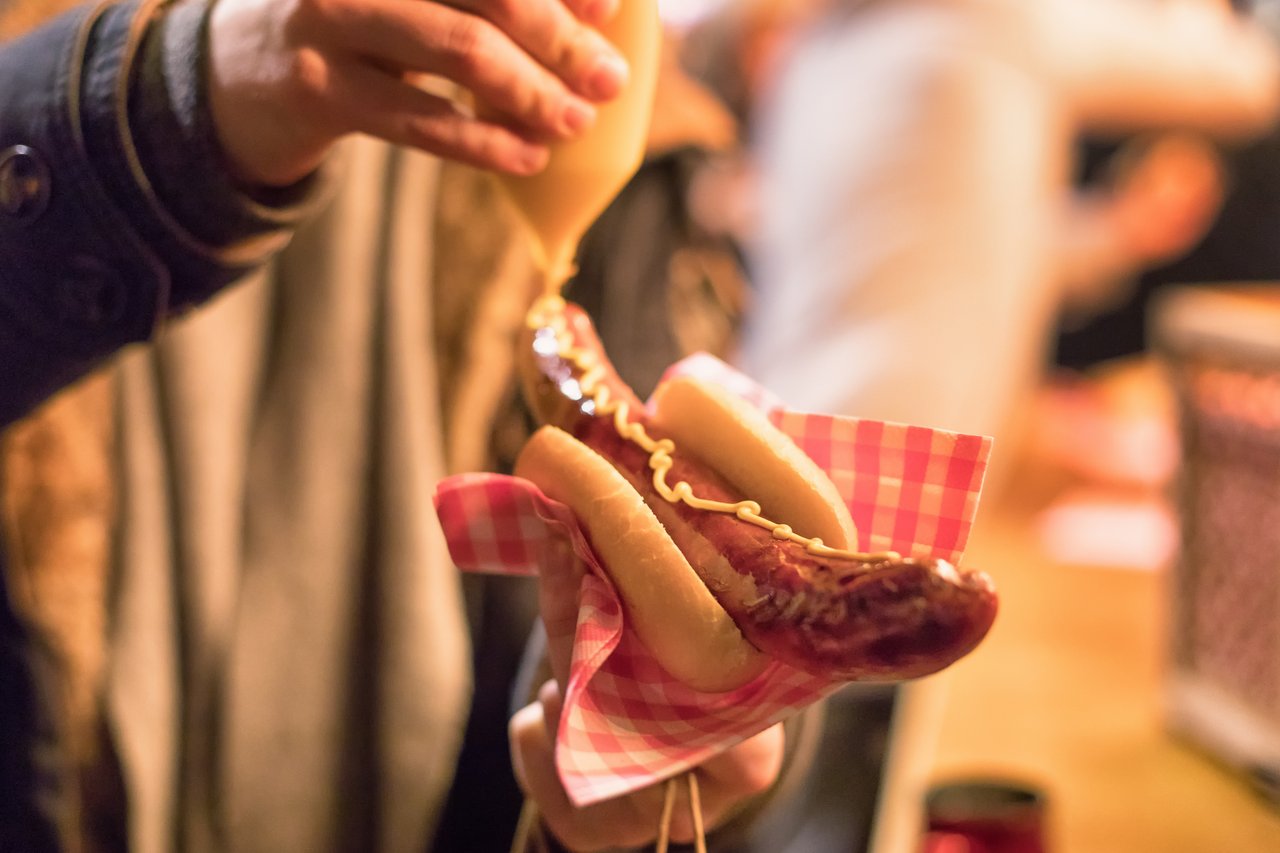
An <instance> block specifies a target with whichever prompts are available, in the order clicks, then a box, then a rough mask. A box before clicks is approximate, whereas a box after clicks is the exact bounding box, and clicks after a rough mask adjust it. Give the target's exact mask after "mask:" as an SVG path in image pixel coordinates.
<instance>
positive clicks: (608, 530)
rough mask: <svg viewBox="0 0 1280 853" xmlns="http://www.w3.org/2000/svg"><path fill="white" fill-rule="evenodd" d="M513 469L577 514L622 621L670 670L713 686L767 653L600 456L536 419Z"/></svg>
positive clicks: (725, 686) (756, 668)
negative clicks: (535, 428) (747, 635)
mask: <svg viewBox="0 0 1280 853" xmlns="http://www.w3.org/2000/svg"><path fill="white" fill-rule="evenodd" d="M515 474H516V476H518V477H523V478H525V479H527V480H530V481H531V482H533V483H534V484H535V485H537V486H538V488H540V489H541V490H542V491H543V493H544V494H546V495H547V497H549V498H552V499H553V500H557V501H560V502H561V503H563V504H566V505H567V506H568V507H569V508H570V509H572V510H573V512H574V513H575V514H576V515H577V517H578V520H579V522H580V523H581V524H582V526H583V528H584V529H585V530H586V533H587V537H588V538H589V539H590V541H591V545H592V548H594V549H595V551H596V553H597V554H598V555H599V556H600V559H601V561H602V562H603V564H604V568H605V570H606V571H607V572H608V573H609V577H610V578H611V579H612V580H613V583H614V585H615V587H616V588H617V590H618V593H619V595H620V596H621V597H622V600H623V605H624V607H625V608H626V610H627V619H628V624H629V625H631V626H632V628H633V629H634V630H635V632H636V635H637V636H638V637H639V639H640V641H641V642H642V643H644V645H645V647H646V648H647V649H649V651H650V652H652V653H653V655H654V657H655V658H657V660H658V662H659V663H660V664H662V666H663V668H664V669H666V670H667V672H669V673H670V674H671V675H672V676H674V677H675V678H677V679H679V680H680V681H682V682H684V683H685V684H688V685H689V686H690V687H693V688H695V689H698V690H703V691H707V692H721V691H725V690H731V689H733V688H735V687H740V686H741V685H743V684H745V683H746V682H748V681H749V680H751V678H753V677H754V676H755V675H757V674H758V673H759V672H760V671H761V670H762V669H763V668H764V666H765V664H766V663H767V661H768V658H766V657H765V656H764V655H763V654H762V653H760V652H759V651H757V650H756V649H755V647H753V646H752V645H751V644H750V643H748V642H747V641H746V639H744V638H743V636H742V632H741V631H740V630H738V626H737V625H736V624H734V621H733V619H731V618H730V617H729V614H728V613H726V612H725V610H724V608H723V607H721V606H720V604H719V603H718V602H717V601H716V600H715V598H714V597H712V595H711V593H710V592H709V591H708V590H707V587H706V585H705V584H704V583H703V582H702V580H701V579H700V578H699V577H698V575H697V573H696V572H694V570H693V568H692V567H690V565H689V562H688V560H686V559H685V557H684V555H683V554H682V553H681V552H680V549H679V548H677V547H676V545H675V543H674V542H672V541H671V537H670V536H669V535H667V532H666V530H665V529H664V528H663V526H662V524H661V523H660V522H659V521H658V519H657V517H656V516H654V514H653V511H652V510H651V509H649V507H648V505H647V504H645V502H644V499H643V498H641V496H640V494H639V493H638V492H637V491H636V489H635V488H634V487H633V486H632V485H631V484H630V483H628V482H627V480H626V479H625V478H624V477H623V476H622V475H621V474H619V473H618V471H617V470H616V469H615V468H614V467H613V466H612V465H611V464H609V462H608V461H607V460H605V459H604V458H603V457H602V456H600V455H599V454H597V453H596V452H595V451H593V450H591V449H590V448H589V447H587V446H586V445H585V444H583V443H582V442H580V441H578V440H577V439H576V438H574V437H573V436H571V435H569V434H568V433H567V432H565V431H563V430H561V429H558V428H556V427H554V426H544V427H542V428H541V429H539V430H538V431H537V432H536V433H534V434H533V437H532V438H531V439H530V440H529V441H528V443H527V444H526V445H525V447H524V449H523V450H522V451H521V453H520V456H519V458H518V459H517V460H516V466H515Z"/></svg>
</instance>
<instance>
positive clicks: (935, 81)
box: [740, 0, 1280, 850]
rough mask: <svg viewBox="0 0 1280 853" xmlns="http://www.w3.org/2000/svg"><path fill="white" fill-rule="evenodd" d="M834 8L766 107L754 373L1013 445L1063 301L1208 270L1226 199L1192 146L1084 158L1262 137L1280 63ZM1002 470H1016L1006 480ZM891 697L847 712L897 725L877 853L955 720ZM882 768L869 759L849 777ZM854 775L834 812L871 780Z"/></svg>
mask: <svg viewBox="0 0 1280 853" xmlns="http://www.w3.org/2000/svg"><path fill="white" fill-rule="evenodd" d="M812 11H813V12H814V13H816V18H814V19H813V20H811V21H806V20H804V19H803V18H802V19H800V20H799V21H798V23H799V27H798V28H797V29H795V30H793V31H792V32H791V33H790V34H789V35H788V36H787V38H785V39H775V40H773V42H772V44H773V45H774V46H775V47H777V48H779V50H778V51H777V52H776V53H774V54H773V59H772V62H771V67H772V68H773V69H775V70H774V72H773V73H772V74H771V75H770V76H768V77H767V78H766V79H763V80H761V81H760V83H759V85H758V90H757V91H758V98H759V101H758V103H757V104H756V105H755V107H754V108H753V110H752V115H753V126H752V134H751V143H752V146H753V150H754V153H755V161H756V162H755V168H756V172H757V181H758V184H757V186H758V195H757V197H756V200H755V203H754V213H753V217H754V218H753V223H752V227H751V228H750V229H747V231H746V233H747V234H748V235H750V236H749V238H748V240H747V246H748V253H747V257H748V268H749V270H750V276H751V280H752V283H753V285H754V293H753V296H754V299H753V302H752V303H751V305H750V307H749V309H748V311H747V313H746V325H745V329H744V331H743V336H742V347H741V353H740V360H741V362H742V364H743V365H744V367H745V369H746V371H747V372H748V373H750V374H751V375H753V376H754V377H756V378H757V379H758V380H759V381H761V382H762V384H764V385H766V386H767V387H770V388H772V389H774V390H775V391H777V392H778V393H780V394H781V395H782V396H783V398H784V399H786V400H787V402H788V403H789V404H791V405H793V406H795V407H797V408H801V409H807V410H811V411H825V412H834V413H839V414H845V415H855V416H860V417H869V418H877V419H885V420H893V421H901V422H909V423H918V424H923V425H928V426H932V427H941V428H946V429H953V430H959V431H963V432H972V433H980V434H996V435H998V436H1010V435H1012V434H1014V433H1015V431H1014V429H1013V428H1012V423H1011V419H1012V418H1013V417H1015V415H1016V414H1017V406H1018V403H1019V402H1020V398H1021V397H1023V396H1025V395H1026V394H1027V393H1028V392H1030V391H1032V390H1033V389H1034V387H1035V385H1036V380H1037V378H1038V377H1039V375H1040V373H1041V371H1042V367H1043V363H1044V361H1045V357H1046V352H1047V349H1048V346H1049V340H1050V334H1051V329H1052V324H1053V322H1054V318H1055V317H1056V316H1057V312H1058V311H1059V309H1060V307H1061V306H1062V305H1063V304H1064V302H1066V303H1069V304H1070V305H1071V306H1072V309H1073V310H1075V311H1078V312H1087V311H1091V310H1096V309H1097V308H1098V307H1099V306H1103V305H1105V304H1106V303H1107V302H1108V300H1111V299H1113V298H1115V296H1114V293H1115V290H1114V289H1115V287H1117V286H1118V285H1120V284H1121V283H1123V282H1124V281H1125V280H1126V279H1127V278H1128V276H1129V274H1130V273H1131V272H1132V271H1133V270H1135V269H1139V268H1142V267H1143V266H1146V265H1150V264H1153V263H1156V262H1159V261H1163V260H1166V259H1168V258H1170V257H1174V256H1176V255H1177V254H1179V253H1181V252H1183V251H1185V250H1186V249H1187V248H1189V247H1190V246H1191V245H1192V244H1193V243H1194V242H1195V240H1196V239H1198V238H1199V236H1200V235H1201V234H1202V233H1203V229H1204V228H1205V227H1207V225H1208V223H1209V222H1210V221H1211V220H1212V217H1213V215H1214V213H1215V212H1216V210H1217V208H1218V205H1219V203H1220V200H1221V193H1222V189H1223V185H1222V181H1223V173H1222V169H1221V166H1220V162H1219V159H1218V157H1217V155H1216V154H1215V152H1214V150H1213V149H1212V148H1211V147H1210V146H1208V145H1205V144H1203V143H1202V142H1201V141H1200V140H1199V139H1198V138H1197V137H1196V136H1192V135H1183V136H1178V137H1169V138H1167V139H1164V140H1163V141H1161V142H1160V143H1158V144H1154V145H1151V146H1149V147H1147V148H1144V149H1143V150H1141V152H1139V153H1138V154H1137V155H1135V156H1134V157H1133V158H1131V162H1129V163H1128V164H1126V167H1125V168H1117V169H1116V172H1115V175H1114V179H1113V180H1111V181H1110V182H1108V183H1107V184H1104V185H1102V186H1099V187H1096V188H1094V189H1092V190H1091V191H1089V192H1086V193H1076V192H1075V191H1074V188H1073V186H1072V183H1073V182H1072V178H1073V171H1074V164H1073V162H1072V152H1073V150H1074V145H1075V141H1076V138H1077V135H1078V134H1079V133H1080V132H1081V131H1082V130H1083V129H1085V128H1103V129H1107V130H1119V129H1124V130H1127V131H1149V132H1156V131H1174V130H1176V131H1191V132H1194V133H1196V134H1204V135H1207V136H1213V137H1222V138H1242V137H1247V136H1249V135H1252V134H1257V133H1260V132H1262V131H1264V130H1265V129H1266V128H1267V127H1268V126H1269V125H1270V124H1271V123H1272V121H1273V118H1274V115H1275V112H1276V109H1277V106H1278V105H1280V76H1278V75H1280V70H1278V69H1280V65H1277V59H1276V55H1275V53H1274V51H1273V48H1272V45H1271V43H1270V41H1269V40H1268V39H1267V38H1266V37H1265V36H1264V35H1263V34H1262V33H1261V32H1260V31H1259V30H1258V29H1257V28H1255V27H1252V26H1249V25H1247V24H1244V23H1242V22H1240V21H1238V20H1236V19H1235V18H1234V17H1233V16H1232V15H1231V13H1230V12H1229V10H1227V9H1226V8H1225V7H1224V6H1223V5H1222V4H1220V3H1216V2H1171V3H1158V2H1142V0H1096V2H1095V0H1074V1H1073V0H1039V2H1023V0H938V2H931V0H919V1H918V2H905V3H904V2H893V0H832V2H825V3H815V4H813V6H812ZM1002 458H1003V459H1006V460H1007V459H1008V458H1009V455H1008V448H1007V447H1006V448H1005V450H1004V451H1003V452H998V454H997V457H996V460H995V461H996V471H997V473H998V471H999V465H1000V460H1001V459H1002ZM996 479H998V478H996ZM889 692H890V693H891V694H892V695H891V696H886V695H885V694H886V691H879V692H877V691H876V690H875V689H874V688H872V689H867V688H855V689H851V690H849V691H846V692H845V693H843V694H841V695H840V696H839V697H836V698H835V699H834V700H833V701H832V702H831V703H830V705H831V707H830V716H831V718H832V719H835V720H839V721H841V723H842V725H844V726H846V727H853V728H854V729H860V730H862V731H864V732H865V731H867V730H868V729H869V728H871V727H873V725H874V721H875V720H876V719H884V718H885V714H886V708H888V711H887V713H888V715H889V716H888V720H887V722H885V723H883V725H884V728H883V731H885V732H887V733H888V734H889V737H890V740H889V743H888V746H887V749H884V751H883V752H881V753H880V754H881V755H883V756H885V757H886V758H887V763H882V764H880V765H879V766H878V770H879V772H880V773H885V772H886V768H887V775H884V776H878V777H877V778H878V784H879V785H880V786H881V788H880V791H879V795H878V805H877V808H876V812H875V826H874V827H873V835H872V837H871V839H870V843H871V845H872V846H871V849H873V850H894V849H908V847H909V845H910V844H911V843H912V839H913V838H914V837H915V833H916V832H917V827H918V826H919V825H920V814H919V811H918V808H917V807H916V806H917V805H918V803H919V802H920V801H921V798H922V795H923V792H924V788H925V784H926V782H927V774H928V771H929V765H930V751H931V749H932V746H931V745H932V743H933V740H934V737H935V735H936V730H937V724H938V720H939V715H940V713H941V708H942V705H941V703H942V701H943V693H942V682H941V681H940V680H939V679H929V680H926V681H925V682H923V683H921V684H919V685H918V686H915V685H913V686H911V687H909V688H908V689H907V690H894V691H889ZM838 748H839V745H837V744H834V743H833V744H832V745H830V747H829V749H831V750H833V751H834V750H837V749H838ZM876 749H883V747H877V746H876V745H875V741H874V740H866V741H864V745H862V746H860V747H857V748H851V747H849V746H848V745H847V744H846V745H845V746H844V754H846V755H847V756H851V759H850V760H852V758H854V757H857V756H858V755H860V754H864V753H866V752H867V751H868V750H871V751H874V750H876ZM846 763H849V762H848V761H847V762H846ZM832 774H833V777H832V778H831V779H828V780H826V782H825V783H824V787H825V788H826V789H839V788H841V787H842V786H843V787H848V786H850V785H851V784H853V783H854V780H850V779H849V778H848V776H847V774H845V773H843V772H841V771H840V769H839V768H838V767H836V768H834V769H833V770H832ZM833 815H834V816H833V817H830V818H829V819H828V821H827V823H828V826H831V827H836V828H839V827H841V825H842V818H841V817H840V816H839V815H838V814H834V813H833ZM843 826H844V831H845V832H846V833H847V832H849V831H851V829H852V828H851V827H850V826H849V825H848V822H847V821H843ZM797 849H799V848H797Z"/></svg>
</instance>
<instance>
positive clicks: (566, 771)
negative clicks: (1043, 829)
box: [436, 354, 991, 806]
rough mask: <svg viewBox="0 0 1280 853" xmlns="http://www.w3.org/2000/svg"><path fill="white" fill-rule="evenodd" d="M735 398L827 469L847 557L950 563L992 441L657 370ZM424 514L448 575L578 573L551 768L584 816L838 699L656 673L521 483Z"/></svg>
mask: <svg viewBox="0 0 1280 853" xmlns="http://www.w3.org/2000/svg"><path fill="white" fill-rule="evenodd" d="M673 375H693V376H698V377H700V378H703V379H708V380H711V381H714V382H717V383H718V384H720V385H722V386H724V387H726V388H728V389H730V390H732V391H735V392H736V393H738V394H740V395H741V396H743V397H744V398H746V399H748V400H750V401H751V402H753V403H754V404H756V405H758V406H759V407H760V408H761V409H762V410H764V411H765V412H767V413H768V415H769V417H770V419H771V420H772V421H773V422H774V423H775V424H776V425H777V426H778V427H779V428H780V429H781V430H782V431H783V432H785V433H786V434H787V435H788V436H790V437H791V439H792V440H793V441H795V442H796V444H798V445H799V446H800V447H801V448H802V449H803V450H805V452H807V453H808V454H809V455H810V456H811V457H812V458H813V459H814V461H816V462H817V463H818V465H819V466H821V467H822V468H823V469H825V470H826V471H827V473H828V474H829V475H830V477H831V479H832V481H833V482H834V483H835V485H836V488H837V489H838V490H839V491H840V493H841V495H842V496H843V497H844V499H845V501H846V502H847V503H848V505H849V509H850V511H851V512H852V514H853V520H854V522H855V523H856V525H857V528H858V534H859V538H860V541H859V542H858V543H857V547H858V548H859V549H860V550H867V551H881V550H895V551H899V552H901V553H903V554H911V555H914V556H920V557H923V556H933V557H939V558H941V559H945V560H948V561H950V562H952V563H958V562H959V559H960V555H961V553H962V551H963V549H964V546H965V542H966V540H967V539H968V536H969V530H970V526H971V524H972V522H973V517H974V513H975V511H976V509H977V504H978V496H979V492H980V491H981V488H982V480H983V477H984V475H985V473H986V467H987V459H988V457H989V455H990V451H991V439H989V438H982V437H978V436H969V435H958V434H956V433H950V432H943V431H939V430H931V429H925V428H922V427H913V426H905V425H901V424H887V423H881V422H878V421H867V420H858V419H854V418H842V417H832V416H828V415H815V414H806V413H801V412H795V411H791V410H788V409H786V408H785V407H784V406H782V404H781V402H780V401H779V400H778V399H777V398H776V397H774V396H773V395H772V394H770V393H769V392H768V391H766V390H764V389H762V388H760V387H759V386H758V385H756V384H755V383H754V382H753V381H752V380H750V379H749V378H747V377H745V376H743V375H742V374H740V373H738V372H736V371H734V370H733V369H732V368H730V367H729V366H728V365H726V364H724V363H723V362H721V361H719V360H717V359H715V358H713V357H711V356H708V355H704V354H699V355H695V356H691V357H689V358H687V359H685V360H684V361H681V362H679V363H678V364H676V365H674V366H673V367H672V368H670V369H669V370H668V372H667V377H670V376H673ZM436 509H437V512H438V514H439V517H440V522H441V526H442V527H443V529H444V533H445V538H446V540H447V542H448V544H449V549H450V553H451V554H452V556H453V559H454V562H455V563H457V565H458V566H459V568H461V569H463V570H465V571H473V572H492V573H501V574H510V575H534V574H537V573H538V572H539V571H556V570H569V569H570V568H571V565H572V561H573V555H572V554H570V552H569V550H570V549H569V548H566V547H565V543H566V542H567V543H569V545H570V546H571V547H572V552H573V554H576V555H577V557H578V558H580V559H581V560H582V561H583V563H584V564H585V565H586V567H587V572H586V574H585V576H584V578H583V581H582V585H581V589H580V602H579V611H578V626H577V633H576V636H575V640H574V648H573V660H572V664H571V667H570V676H569V684H568V685H567V687H566V688H565V690H564V711H563V713H562V715H561V719H560V728H559V731H558V733H557V741H556V764H557V767H558V770H559V772H560V777H561V780H562V781H563V783H564V785H565V788H566V790H567V791H568V793H569V796H570V798H571V799H572V800H573V801H574V802H575V803H576V804H578V805H580V806H582V805H589V804H591V803H594V802H598V801H600V800H605V799H609V798H611V797H615V796H619V795H622V794H626V793H629V792H631V791H635V790H638V789H640V788H643V787H645V786H648V785H651V784H653V783H655V782H659V781H662V780H664V779H667V778H669V777H671V776H675V775H677V774H679V773H681V772H683V771H685V770H688V769H689V768H691V767H693V766H696V765H698V764H700V763H702V762H703V761H705V760H706V759H708V758H710V757H711V756H713V755H715V754H717V753H719V752H721V751H723V750H725V749H728V748H729V747H731V746H733V745H734V744H736V743H738V742H740V741H742V740H744V739H746V738H748V737H750V736H752V735H754V734H756V733H758V732H760V731H763V730H764V729H766V728H768V727H769V726H771V725H773V724H774V723H776V722H778V721H780V720H783V719H785V718H786V717H788V716H790V715H791V714H793V713H795V712H797V711H799V710H801V709H803V708H804V707H806V706H808V705H810V704H811V703H813V702H815V701H818V700H819V699H822V698H823V697H825V696H826V695H828V694H829V693H831V692H833V691H834V690H836V689H838V688H839V687H840V686H841V684H842V682H835V681H831V680H829V679H823V678H818V677H815V676H813V675H810V674H808V673H805V672H802V671H800V670H797V669H794V668H792V667H790V666H787V665H786V664H783V663H781V662H778V661H775V662H773V663H772V664H770V665H769V666H768V667H766V669H765V670H764V671H763V672H762V673H761V674H760V675H759V676H757V677H756V678H755V679H754V680H752V681H751V682H749V683H748V684H746V685H744V686H742V687H740V688H738V689H736V690H732V691H729V692H727V693H701V692H699V691H696V690H693V689H691V688H689V687H686V686H685V685H683V684H681V683H680V682H678V681H676V680H675V679H673V678H672V677H671V676H670V675H668V674H667V673H666V672H665V671H664V670H663V669H662V668H661V667H660V666H659V665H658V664H657V662H656V661H655V660H654V659H653V657H652V656H651V655H650V654H649V653H648V651H647V650H646V649H645V648H644V646H642V645H641V644H640V642H639V641H638V640H637V639H636V637H635V635H634V634H633V633H632V632H631V631H630V630H629V629H628V628H627V626H626V624H625V621H624V618H623V612H622V606H621V603H620V600H619V598H618V596H617V594H616V592H615V591H614V589H613V587H612V585H611V584H610V582H609V580H608V577H607V575H606V574H605V573H604V571H603V569H602V568H601V567H600V564H599V561H598V559H597V558H596V556H595V554H594V553H593V552H592V550H591V547H590V545H589V544H588V542H587V540H586V538H585V536H584V535H583V532H582V530H581V528H580V527H579V526H578V524H577V522H576V521H575V519H574V516H573V513H572V512H571V511H570V510H569V509H568V508H567V507H565V506H564V505H562V504H559V503H557V502H555V501H552V500H550V499H549V498H547V497H545V496H544V495H543V494H542V493H541V492H540V491H539V490H538V489H537V487H536V486H534V485H533V484H532V483H529V482H528V481H526V480H521V479H518V478H515V477H505V476H499V475H493V474H463V475H459V476H455V477H450V478H448V479H446V480H444V481H443V482H441V484H440V485H439V487H438V488H437V493H436Z"/></svg>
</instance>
